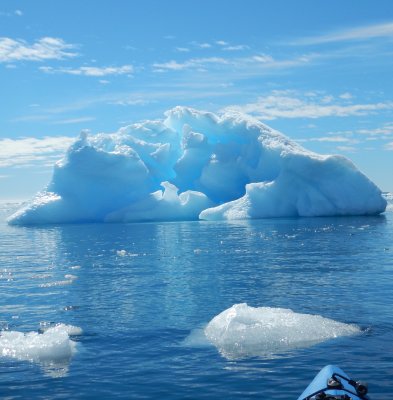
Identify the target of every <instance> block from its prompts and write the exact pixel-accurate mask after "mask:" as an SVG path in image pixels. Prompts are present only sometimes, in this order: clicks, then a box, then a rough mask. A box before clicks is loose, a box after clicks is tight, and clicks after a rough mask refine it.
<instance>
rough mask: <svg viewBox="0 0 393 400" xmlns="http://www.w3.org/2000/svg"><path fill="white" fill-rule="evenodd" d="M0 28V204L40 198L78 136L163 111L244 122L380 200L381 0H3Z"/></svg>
mask: <svg viewBox="0 0 393 400" xmlns="http://www.w3.org/2000/svg"><path fill="white" fill-rule="evenodd" d="M0 24H1V26H2V33H1V36H0V69H1V74H0V85H1V88H2V96H3V98H4V99H6V101H7V104H6V106H4V107H3V108H2V109H0V200H1V201H3V200H6V201H9V200H12V201H27V200H28V199H30V198H32V197H33V196H34V194H35V193H37V192H38V191H40V190H42V189H43V188H44V187H45V186H46V185H47V184H48V183H49V180H50V178H51V175H52V169H53V165H54V163H55V161H56V160H58V159H60V158H61V156H62V154H63V153H64V152H65V151H66V149H67V147H68V146H69V145H70V144H71V143H72V141H73V140H74V139H75V138H76V137H77V136H78V134H79V132H80V131H82V130H83V129H89V130H90V131H91V133H92V134H96V133H99V132H106V133H109V132H116V131H118V129H119V128H120V127H123V126H126V125H128V124H131V123H137V122H139V121H141V120H146V119H147V120H156V119H162V118H164V114H163V113H164V112H165V111H166V110H168V109H172V108H173V107H175V106H177V105H184V106H189V107H193V108H196V109H200V110H206V111H211V112H214V113H220V112H223V111H225V110H228V109H231V110H238V111H240V112H244V113H247V114H250V115H252V116H254V117H256V118H258V119H259V120H260V121H262V122H264V123H266V124H267V125H269V126H270V127H272V128H273V129H277V130H278V131H280V132H282V133H283V134H284V135H286V136H288V137H289V138H290V139H292V140H294V141H296V142H298V143H300V144H301V145H302V146H303V147H305V148H306V149H308V150H311V151H314V152H316V153H319V154H341V155H344V156H346V157H347V158H349V159H350V160H351V161H352V162H353V163H354V164H355V165H356V166H357V167H358V168H359V170H360V171H362V172H363V173H364V174H365V175H366V176H367V177H368V178H369V179H370V180H371V181H373V182H374V183H375V184H376V185H377V186H378V187H379V188H380V189H381V190H382V191H383V192H390V193H392V192H393V178H392V176H391V171H393V95H392V93H393V90H392V89H393V81H392V79H391V71H392V70H393V57H392V55H393V53H392V50H391V43H392V40H393V7H392V6H391V1H390V0H380V1H379V2H378V6H376V5H375V2H372V1H371V0H363V1H359V2H356V3H354V2H353V3H352V2H345V3H342V2H340V1H338V0H332V1H331V2H328V3H322V2H319V3H318V4H317V3H313V2H310V1H308V0H300V1H298V2H296V3H295V2H292V1H289V0H278V1H277V2H275V3H274V4H273V3H265V2H260V1H258V0H245V1H243V2H241V3H240V2H233V3H231V4H227V3H226V2H224V1H221V0H215V1H211V2H209V3H205V2H204V1H201V2H198V3H195V2H184V1H180V0H173V1H171V2H168V3H164V2H160V1H157V0H146V1H144V2H128V1H125V0H119V1H118V2H116V6H115V5H114V4H113V3H110V2H108V1H102V2H100V3H99V4H94V7H92V3H90V2H82V3H81V2H77V1H76V0H70V1H68V2H56V3H54V2H51V1H49V0H40V2H38V3H35V4H33V3H31V2H29V1H27V0H21V1H18V2H17V3H15V2H14V1H11V0H5V1H3V2H2V3H1V5H0ZM201 28H203V29H201Z"/></svg>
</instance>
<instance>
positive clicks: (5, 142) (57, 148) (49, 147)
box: [0, 136, 75, 167]
mask: <svg viewBox="0 0 393 400" xmlns="http://www.w3.org/2000/svg"><path fill="white" fill-rule="evenodd" d="M74 141H75V138H71V137H66V136H62V137H44V138H34V137H28V138H21V139H8V138H6V139H0V167H12V166H27V165H31V164H37V163H39V164H46V163H47V162H48V161H49V160H53V159H54V158H59V157H60V156H61V155H62V154H63V153H64V152H65V151H66V149H67V148H68V147H69V146H70V145H71V144H72V143H73V142H74Z"/></svg>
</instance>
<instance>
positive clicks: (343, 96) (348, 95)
mask: <svg viewBox="0 0 393 400" xmlns="http://www.w3.org/2000/svg"><path fill="white" fill-rule="evenodd" d="M338 97H339V98H340V99H343V100H351V99H353V95H352V94H351V93H349V92H345V93H342V94H340V96H338Z"/></svg>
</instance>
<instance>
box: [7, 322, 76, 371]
mask: <svg viewBox="0 0 393 400" xmlns="http://www.w3.org/2000/svg"><path fill="white" fill-rule="evenodd" d="M81 334H82V329H81V328H79V327H76V326H72V325H65V324H57V325H55V326H50V327H49V328H47V329H46V330H44V332H43V333H39V332H28V333H23V332H18V331H1V332H0V356H2V357H9V358H15V359H18V360H23V361H31V362H36V363H39V364H40V365H42V366H43V368H44V370H45V371H46V372H47V373H48V374H50V375H51V376H61V375H64V374H65V373H66V371H67V368H68V364H69V362H70V360H71V358H72V356H73V355H74V354H75V352H76V345H77V343H76V342H75V341H74V340H72V339H71V338H70V336H74V335H81Z"/></svg>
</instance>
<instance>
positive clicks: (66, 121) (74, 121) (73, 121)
mask: <svg viewBox="0 0 393 400" xmlns="http://www.w3.org/2000/svg"><path fill="white" fill-rule="evenodd" d="M95 119H96V118H95V117H80V118H68V119H62V120H60V121H54V122H53V124H54V125H68V124H80V123H82V122H90V121H94V120H95Z"/></svg>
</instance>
